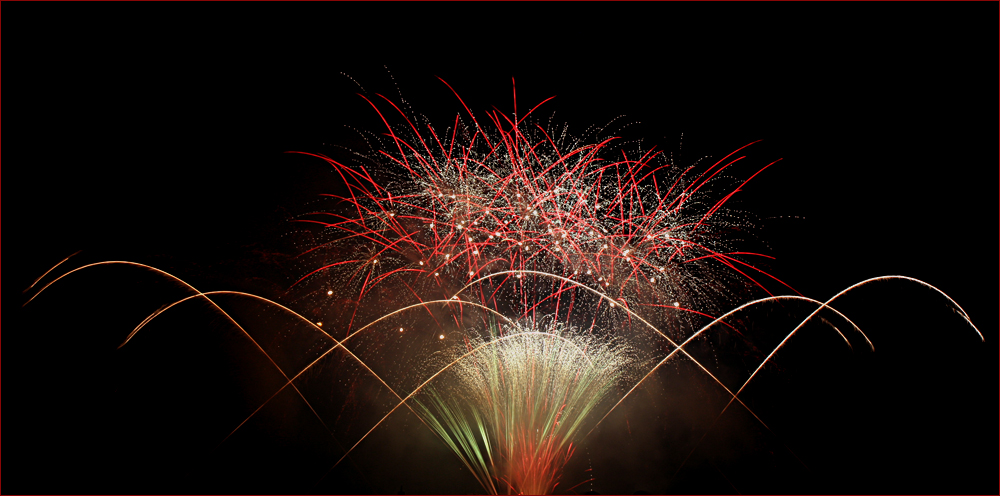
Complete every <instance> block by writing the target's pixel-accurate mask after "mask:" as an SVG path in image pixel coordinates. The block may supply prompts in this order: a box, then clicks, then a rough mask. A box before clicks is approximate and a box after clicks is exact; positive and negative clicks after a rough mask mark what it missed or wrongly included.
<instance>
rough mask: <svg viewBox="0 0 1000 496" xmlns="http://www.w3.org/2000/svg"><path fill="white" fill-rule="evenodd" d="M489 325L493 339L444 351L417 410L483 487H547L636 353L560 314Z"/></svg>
mask: <svg viewBox="0 0 1000 496" xmlns="http://www.w3.org/2000/svg"><path fill="white" fill-rule="evenodd" d="M490 327H491V329H490V331H491V339H489V340H476V341H470V342H469V343H468V344H467V346H466V352H465V353H464V354H461V355H457V356H454V357H449V358H451V360H450V362H451V364H450V367H449V368H448V372H447V374H446V375H445V376H443V377H440V378H438V379H437V380H435V382H433V383H432V384H431V385H429V386H428V387H427V388H426V389H425V390H424V395H422V397H420V398H418V400H417V401H416V406H417V408H416V411H417V412H418V413H419V414H420V415H421V417H422V418H423V420H424V421H425V422H426V423H427V425H429V426H430V427H431V428H432V429H433V430H434V432H435V433H437V434H438V436H440V437H441V438H442V439H443V440H444V441H445V443H446V444H447V445H448V446H449V447H450V448H451V449H452V450H453V451H454V452H455V453H456V454H457V455H458V457H459V458H461V460H462V462H463V463H464V464H465V466H466V467H467V468H468V469H469V470H470V471H471V472H472V474H473V475H475V477H476V479H477V480H478V481H479V483H480V484H482V486H483V488H484V489H486V491H487V492H490V493H493V494H499V493H512V492H513V493H520V494H548V493H551V492H552V491H553V490H554V489H555V488H556V485H557V484H558V483H559V476H560V474H561V473H562V468H563V466H564V465H565V464H566V462H568V461H569V459H570V457H571V456H572V455H573V451H574V449H575V447H576V445H575V443H576V441H577V440H578V439H579V438H581V437H582V435H585V434H586V433H587V432H588V431H587V430H586V428H587V427H589V426H590V425H589V423H588V420H589V417H591V415H590V414H591V413H593V412H595V410H599V409H600V408H601V406H602V405H605V404H606V401H607V400H608V399H609V398H610V397H612V396H613V395H612V393H613V392H614V391H615V389H616V386H617V385H618V383H619V381H621V380H623V379H625V377H626V375H627V372H628V371H629V369H630V365H632V364H633V362H634V361H635V360H634V358H633V356H632V354H631V353H630V352H629V350H628V348H626V347H625V346H623V345H617V344H614V343H607V342H605V340H602V339H598V338H597V337H596V336H594V335H592V334H589V333H587V334H585V333H582V332H581V331H579V330H578V329H574V328H572V327H569V326H566V325H563V324H558V323H555V324H547V325H542V326H536V327H535V328H525V327H521V326H504V327H502V328H500V327H497V326H496V325H495V324H491V326H490ZM539 328H542V329H543V330H539ZM596 418H600V416H597V417H596Z"/></svg>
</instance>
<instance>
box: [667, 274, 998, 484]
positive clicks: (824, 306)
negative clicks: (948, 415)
mask: <svg viewBox="0 0 1000 496" xmlns="http://www.w3.org/2000/svg"><path fill="white" fill-rule="evenodd" d="M893 279H899V280H904V281H910V282H914V283H917V284H920V285H922V286H925V287H927V288H930V289H933V290H934V291H937V292H938V293H939V294H941V295H942V296H944V297H945V298H946V299H947V300H948V301H949V302H950V303H951V304H952V305H954V306H955V308H956V309H958V311H959V312H961V313H960V315H961V316H962V318H963V319H964V320H965V322H966V323H968V324H969V326H970V327H972V329H973V330H974V331H976V334H977V335H978V336H979V339H980V340H981V341H984V342H985V340H984V339H983V334H982V333H981V332H979V328H977V327H976V325H975V324H973V323H972V320H971V319H970V318H969V315H968V314H967V313H965V310H964V309H962V307H961V306H959V304H958V303H957V302H956V301H955V300H953V299H952V298H951V297H950V296H948V295H947V294H946V293H945V292H944V291H941V290H940V289H938V288H936V287H934V286H932V285H930V284H928V283H926V282H924V281H921V280H920V279H915V278H913V277H908V276H880V277H873V278H870V279H865V280H864V281H861V282H859V283H855V284H852V285H851V286H849V287H848V288H846V289H844V290H842V291H840V292H839V293H837V294H835V295H833V297H831V298H830V299H829V300H826V302H823V303H821V304H820V306H819V307H818V308H816V310H814V311H813V312H812V313H810V314H809V316H807V317H806V318H805V319H804V320H803V321H802V322H800V323H799V325H797V326H795V328H794V329H792V331H791V332H789V333H788V335H787V336H785V339H783V340H782V341H781V342H780V343H778V346H776V347H775V348H774V350H772V351H771V353H770V354H769V355H767V357H766V358H764V360H763V361H761V362H760V365H759V366H757V369H756V370H754V371H753V373H752V374H750V377H748V378H747V380H746V382H744V383H743V385H742V386H740V388H739V389H738V390H737V391H736V395H739V394H740V393H741V392H742V391H743V390H744V389H745V388H746V387H747V385H749V384H750V381H752V380H753V378H754V377H755V376H756V375H757V373H758V372H760V370H761V369H762V368H764V365H766V364H767V362H768V361H769V360H771V357H773V356H774V354H775V353H777V352H778V350H780V349H781V348H782V347H783V346H784V345H785V343H786V342H788V340H789V339H791V337H792V336H793V335H794V334H795V333H796V332H798V330H799V329H801V328H802V326H803V325H805V324H806V322H808V321H809V320H810V319H812V318H813V317H814V316H815V315H816V314H817V313H819V311H820V310H822V309H823V308H830V309H833V307H829V306H828V305H829V304H830V303H832V302H833V301H834V300H836V299H837V298H840V297H841V296H843V295H845V294H847V293H848V292H850V291H851V290H853V289H856V288H858V287H860V286H864V285H866V284H869V283H872V282H880V281H889V280H893ZM838 313H839V312H838ZM845 318H846V317H845ZM849 322H850V321H849ZM852 325H853V323H852ZM855 329H857V326H855ZM858 330H859V331H860V329H858ZM837 332H838V333H839V332H840V331H839V330H838V331H837ZM861 335H862V336H865V334H864V333H863V332H862V333H861ZM841 336H843V335H842V334H841ZM865 340H866V341H867V342H868V345H869V346H872V343H871V341H870V340H868V336H865ZM848 344H850V343H848ZM872 351H875V348H874V346H872ZM736 395H734V396H733V398H732V399H730V400H729V402H728V403H726V406H724V407H722V411H720V412H719V415H718V416H716V417H715V420H714V421H713V422H712V425H711V426H709V428H708V429H707V430H706V431H705V433H704V434H702V436H701V439H699V441H698V442H697V443H695V446H694V448H692V449H691V452H690V453H688V456H687V457H686V458H685V459H684V462H682V463H681V466H680V467H678V468H677V470H678V472H679V471H680V469H681V468H683V466H684V464H685V463H687V460H688V458H690V457H691V455H692V454H694V452H695V450H697V449H698V445H700V444H701V441H703V440H704V439H705V437H706V436H707V435H708V433H709V432H711V430H712V428H713V427H714V426H715V424H716V423H717V422H718V421H719V419H720V418H722V415H723V414H725V413H726V410H728V409H729V407H730V406H731V405H732V404H733V400H735V399H737V398H736ZM741 403H742V402H741ZM751 413H752V412H751ZM754 416H755V417H756V415H754ZM758 420H760V419H758ZM762 423H763V422H762ZM796 458H797V457H796Z"/></svg>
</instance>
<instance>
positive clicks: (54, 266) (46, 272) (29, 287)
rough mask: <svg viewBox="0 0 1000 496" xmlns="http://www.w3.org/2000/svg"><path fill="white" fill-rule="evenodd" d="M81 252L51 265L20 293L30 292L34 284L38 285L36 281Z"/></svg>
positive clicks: (78, 251)
mask: <svg viewBox="0 0 1000 496" xmlns="http://www.w3.org/2000/svg"><path fill="white" fill-rule="evenodd" d="M81 251H83V250H77V251H76V252H74V253H73V254H72V255H70V256H68V257H66V258H64V259H62V260H61V261H60V262H59V263H57V264H55V265H53V266H52V268H51V269H49V270H46V271H45V273H44V274H42V275H40V276H38V279H35V282H33V283H31V285H30V286H28V287H26V288H24V291H21V292H22V293H27V292H28V291H30V290H31V288H33V287H35V285H36V284H38V281H41V280H42V279H45V276H47V275H49V272H52V271H53V270H56V267H59V266H60V265H62V264H63V263H64V262H66V261H67V260H69V259H71V258H73V257H75V256H76V255H77V254H79V253H80V252H81ZM39 292H41V291H39ZM29 301H30V300H29ZM25 305H27V303H25Z"/></svg>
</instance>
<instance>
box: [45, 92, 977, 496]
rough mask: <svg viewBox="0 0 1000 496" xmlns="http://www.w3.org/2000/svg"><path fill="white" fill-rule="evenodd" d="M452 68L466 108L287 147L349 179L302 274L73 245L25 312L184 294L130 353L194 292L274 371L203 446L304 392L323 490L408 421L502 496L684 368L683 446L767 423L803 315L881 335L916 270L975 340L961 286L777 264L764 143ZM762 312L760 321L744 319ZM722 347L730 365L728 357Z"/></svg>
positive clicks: (530, 482)
mask: <svg viewBox="0 0 1000 496" xmlns="http://www.w3.org/2000/svg"><path fill="white" fill-rule="evenodd" d="M441 83H442V84H443V85H445V86H446V87H447V88H448V89H449V90H450V91H451V92H452V93H453V95H454V96H455V101H456V102H457V103H458V107H459V108H460V109H461V111H460V112H458V113H457V115H456V116H455V118H454V120H453V121H450V122H448V123H446V124H447V125H446V126H445V127H436V124H435V123H433V122H430V120H429V119H427V118H425V117H423V116H421V115H419V114H416V113H414V112H413V111H411V110H409V107H408V106H407V105H405V104H404V103H403V102H399V101H394V100H392V99H390V98H387V97H384V96H382V95H379V94H369V93H367V92H365V93H364V94H361V95H360V96H361V98H362V99H363V100H364V101H365V102H366V103H367V105H369V106H370V107H371V111H372V112H373V113H374V114H376V115H378V117H379V120H380V121H381V122H382V124H383V125H384V127H383V128H382V129H380V130H379V131H377V132H364V133H361V137H362V139H363V140H364V143H365V145H366V146H367V149H365V150H355V149H351V150H347V151H346V152H344V155H345V157H346V158H341V157H340V156H339V155H338V156H336V157H333V156H330V155H327V154H319V153H312V152H302V151H294V152H290V153H294V154H297V155H299V156H305V157H308V159H309V160H314V159H316V160H321V161H323V162H324V163H325V164H327V165H328V166H329V170H330V171H332V174H334V175H335V176H336V178H337V179H338V187H339V188H340V189H339V190H337V191H332V192H329V193H324V194H323V195H322V197H321V198H320V199H319V200H317V201H315V202H313V203H312V204H311V206H310V208H311V210H310V211H308V212H306V213H304V214H301V215H297V216H295V217H294V218H293V219H292V221H293V222H294V224H293V225H294V226H295V233H296V237H295V239H296V240H297V241H296V243H297V244H296V245H295V248H296V253H295V254H294V257H292V260H293V264H294V269H293V271H294V273H295V274H294V277H293V278H292V280H290V283H289V284H288V285H287V288H286V291H285V292H284V294H283V296H282V298H278V299H276V300H277V301H276V300H273V299H268V298H265V297H263V296H259V295H255V294H252V293H250V292H241V291H203V290H200V289H197V288H195V287H194V285H192V284H189V283H188V282H185V281H183V280H181V279H180V278H178V277H175V276H174V275H172V274H169V273H167V272H165V271H163V270H160V269H157V268H154V267H151V266H149V265H144V264H139V263H133V262H119V261H111V262H97V263H90V264H83V265H79V266H77V267H75V268H72V269H68V270H67V269H66V268H65V267H68V266H69V265H71V263H68V261H69V260H72V257H69V258H67V259H64V260H63V261H61V262H60V263H59V264H57V265H56V267H54V268H53V269H51V270H50V271H49V272H46V273H45V274H43V275H42V276H41V277H39V278H38V280H36V281H35V283H34V284H32V287H30V288H29V291H27V294H28V296H27V297H26V300H27V302H26V303H25V305H27V304H28V303H31V302H32V301H35V300H36V299H37V298H38V297H39V296H40V295H41V294H43V293H44V292H45V291H46V290H47V289H48V288H50V287H53V286H54V285H56V284H57V283H58V282H60V281H63V280H64V279H65V278H68V277H69V276H70V275H72V274H75V273H78V272H79V271H83V270H96V269H91V268H93V267H98V266H101V267H103V266H125V267H126V268H129V269H135V270H140V271H146V272H149V273H152V274H153V275H154V276H155V277H157V278H159V279H162V280H165V281H168V282H169V283H170V284H171V285H172V286H171V291H175V292H176V291H179V292H182V293H183V295H182V296H177V297H173V296H171V299H169V301H167V302H165V303H164V302H158V304H159V305H160V306H158V307H157V308H156V310H155V311H154V312H152V313H149V314H148V315H147V316H146V317H145V318H144V319H141V320H139V321H138V322H136V323H135V325H134V326H133V327H131V328H130V329H129V332H127V333H125V335H124V336H123V337H122V339H121V340H120V342H118V343H116V344H117V346H118V348H119V349H127V348H128V347H129V346H130V345H131V344H132V343H133V341H134V340H139V339H140V338H139V336H145V335H146V333H148V332H149V331H148V330H147V329H148V328H151V327H153V326H154V325H155V324H156V323H157V322H160V321H161V320H165V319H167V318H170V317H171V316H172V315H174V314H176V313H178V312H179V310H180V309H183V308H188V307H191V306H193V305H196V304H198V303H201V304H204V306H205V308H206V309H207V310H206V311H207V312H210V313H211V314H212V315H214V316H216V317H220V318H219V319H218V320H220V321H222V324H220V325H224V326H228V327H232V328H235V329H238V331H239V332H238V333H237V334H236V335H237V336H238V337H239V339H240V340H244V341H246V342H249V343H252V347H251V348H248V349H250V350H251V351H252V353H254V354H259V355H260V356H263V357H265V358H266V363H265V367H266V368H267V369H268V370H269V371H272V372H273V371H277V375H275V376H274V377H271V378H270V379H269V380H268V381H264V380H262V381H261V383H266V388H268V389H267V391H266V393H264V394H260V393H259V392H255V393H254V395H252V396H253V400H247V401H246V403H247V404H246V405H241V408H238V409H234V412H235V413H233V414H232V415H231V417H232V418H227V419H226V425H225V428H224V429H222V430H219V432H222V431H224V434H225V435H222V436H220V438H219V439H217V440H213V441H216V442H218V443H219V444H218V445H216V447H218V446H220V445H224V444H225V443H227V442H230V443H233V442H235V441H232V439H237V438H238V436H239V433H240V432H241V429H244V428H245V427H244V426H249V425H252V424H253V423H254V422H258V421H261V420H260V417H262V416H264V415H266V412H268V411H269V410H268V409H271V408H277V407H276V406H275V405H276V404H278V403H280V402H282V401H285V400H284V399H285V398H286V397H294V398H295V399H296V401H301V402H302V404H304V405H306V407H307V409H308V412H309V415H310V416H311V418H315V419H316V420H318V422H319V424H320V425H321V427H322V430H323V431H324V432H325V433H327V434H329V436H330V439H332V442H333V444H335V445H336V453H335V454H334V455H332V456H331V457H330V460H332V463H326V462H325V461H323V462H322V463H323V464H325V465H324V466H323V467H322V468H321V469H319V470H317V471H316V473H315V474H309V477H312V479H313V481H314V483H315V484H319V483H321V482H323V481H324V480H326V479H328V478H330V477H335V476H336V475H331V474H334V473H335V471H336V470H339V469H341V468H342V464H345V465H346V464H347V463H348V462H347V460H349V459H351V457H352V456H353V455H354V454H355V453H356V450H359V449H360V448H359V446H363V444H364V443H365V442H366V440H368V442H369V443H372V442H373V441H370V439H372V438H374V437H375V436H377V435H378V432H379V430H380V429H385V426H386V425H387V424H388V423H390V422H391V421H392V420H393V419H394V418H397V417H400V416H403V415H412V417H413V418H416V419H417V420H418V421H419V423H420V425H421V426H422V428H424V429H427V430H429V431H430V432H432V433H433V434H434V435H435V436H436V439H437V440H438V441H440V442H441V443H443V444H444V445H445V446H446V447H447V449H448V451H449V453H450V455H451V456H454V457H457V459H458V460H459V462H460V463H461V466H462V468H463V470H466V471H467V472H468V473H469V474H470V475H471V476H472V477H473V478H474V479H475V481H476V482H477V483H478V485H479V486H480V487H481V488H482V490H483V491H485V492H487V493H492V494H549V493H553V492H570V491H573V490H575V488H577V487H578V486H579V485H580V484H582V483H584V482H588V481H589V480H590V479H587V478H586V477H589V476H580V474H578V473H575V474H572V475H571V476H568V475H567V474H565V473H564V470H566V467H568V466H570V465H569V464H570V462H571V461H576V459H575V458H574V457H575V456H576V455H575V454H576V453H577V452H578V447H579V446H580V445H581V444H582V443H584V442H585V441H586V440H587V438H588V436H590V435H591V434H592V433H593V432H595V429H597V428H598V427H599V426H601V425H602V423H604V422H606V421H609V420H608V419H616V418H617V417H614V416H613V415H617V414H619V413H621V412H620V410H619V407H620V406H621V405H622V404H623V403H624V402H626V400H628V399H630V398H633V395H634V394H638V393H637V391H642V390H643V389H644V388H646V389H648V388H650V387H652V386H651V384H653V383H654V380H653V379H651V378H654V377H655V374H656V373H657V372H658V371H659V372H662V371H663V370H665V368H666V366H667V365H676V364H677V363H678V362H683V363H685V364H686V365H685V366H690V367H691V370H693V371H694V373H695V374H697V376H698V377H699V378H701V379H704V380H705V381H706V383H707V384H710V385H711V387H712V388H713V389H714V390H716V391H720V394H721V395H722V400H721V403H720V404H719V406H720V407H721V408H717V409H716V410H714V411H713V413H712V415H710V417H711V418H709V421H710V422H711V423H710V425H709V426H708V428H707V430H706V431H705V433H704V434H702V436H701V437H700V438H699V439H696V440H695V441H694V442H692V443H688V444H686V445H685V449H686V448H687V447H688V446H692V447H691V449H690V453H694V451H695V450H696V449H698V446H699V443H701V442H702V441H703V440H704V439H705V436H706V435H707V433H708V431H710V430H711V429H712V428H713V427H714V426H715V425H716V423H717V422H718V421H719V419H721V418H722V416H723V414H724V413H725V412H726V411H727V410H728V409H730V408H731V407H733V405H739V407H738V408H740V409H741V411H745V412H746V413H747V414H748V416H749V417H748V418H750V419H752V422H753V425H754V426H755V428H760V429H762V430H763V431H765V432H767V433H769V435H772V436H775V437H780V436H778V435H777V434H776V433H775V431H772V426H771V425H770V422H769V419H768V418H767V416H766V415H759V414H758V406H757V405H755V404H752V403H750V402H744V400H743V399H742V398H741V395H743V393H744V390H745V389H746V388H747V386H748V385H749V384H750V383H751V381H753V380H754V379H755V377H757V376H758V373H760V372H761V371H762V370H763V369H764V368H765V366H766V365H768V364H771V363H772V357H773V356H774V355H775V354H776V353H777V352H778V351H779V350H780V349H782V348H783V347H785V346H786V343H787V342H789V340H790V339H791V338H792V337H793V335H796V334H797V333H800V332H801V331H802V329H810V330H813V329H821V330H822V331H823V332H824V333H826V334H825V335H826V336H827V337H830V338H832V339H834V341H833V343H834V344H835V345H836V346H844V347H845V348H846V349H848V350H850V351H852V352H853V351H855V350H861V351H864V352H869V351H872V350H874V349H875V346H876V343H874V342H873V340H872V339H871V338H870V337H869V335H868V334H866V332H865V330H864V329H862V326H859V325H858V324H857V323H855V322H854V321H853V320H852V319H851V315H850V314H849V312H842V311H841V310H840V309H839V307H838V305H839V303H840V302H841V301H843V299H844V298H843V297H844V295H847V294H849V293H852V292H856V291H855V290H857V289H858V288H861V287H868V286H871V285H874V284H885V283H906V284H909V285H912V286H915V287H918V288H920V289H921V290H922V291H926V292H928V293H931V294H932V295H933V297H934V298H936V300H935V301H937V302H939V303H942V304H943V305H944V307H946V308H947V309H949V310H950V311H952V312H954V313H955V314H957V315H958V316H959V317H960V318H961V320H962V322H963V323H964V324H966V325H968V326H969V327H970V328H971V330H972V331H973V332H974V333H975V335H976V338H977V339H978V340H979V341H984V338H983V335H982V333H981V332H980V330H979V329H978V328H976V327H975V325H973V323H972V321H971V319H970V318H969V316H968V314H966V313H965V311H964V310H963V309H962V308H961V307H960V306H959V305H958V303H957V302H955V301H954V300H952V299H951V298H950V297H948V296H947V295H946V294H944V292H942V291H941V290H939V289H938V288H936V287H934V286H931V285H930V284H928V283H926V282H923V281H920V280H918V279H914V278H910V277H905V276H885V277H877V278H872V279H868V280H865V281H862V282H859V283H857V284H854V285H852V286H850V287H848V288H847V289H844V290H843V291H841V292H839V293H837V294H835V295H834V296H832V297H830V298H828V299H826V300H818V299H813V298H809V297H807V296H804V295H802V294H799V293H798V292H797V291H796V290H795V289H793V288H792V287H791V286H789V285H788V284H785V282H783V281H782V280H780V279H778V278H777V277H775V276H773V275H771V274H770V273H769V271H768V263H769V261H770V260H771V259H772V257H771V256H770V255H768V254H767V252H766V249H764V248H761V246H762V245H763V244H762V243H760V240H759V239H757V230H756V226H755V222H754V218H753V217H752V213H749V212H744V211H741V210H740V209H738V208H734V203H736V202H737V201H738V198H739V196H740V193H741V191H742V189H743V188H744V187H745V186H747V184H748V183H750V182H751V180H754V179H755V178H757V177H758V175H760V174H761V173H762V172H764V171H765V170H766V169H768V168H769V167H770V166H771V165H773V164H774V163H776V161H775V162H770V163H767V164H766V165H765V164H750V163H749V162H751V161H750V160H747V156H746V155H745V154H746V153H748V152H747V150H748V149H749V150H752V148H749V147H751V146H752V145H754V143H748V144H745V145H744V146H742V147H740V148H738V149H736V150H734V151H732V152H731V153H729V154H727V155H725V156H724V157H722V158H721V159H718V160H708V161H705V162H704V163H702V161H696V162H695V163H693V164H687V165H679V164H678V163H675V162H674V161H673V160H672V159H671V158H670V157H669V156H667V155H665V154H664V153H662V152H660V151H659V150H656V149H655V148H644V147H643V146H642V143H641V142H634V141H629V140H627V139H626V138H624V137H623V136H620V135H619V134H617V133H618V131H619V129H618V128H616V127H614V126H615V124H614V122H612V123H609V124H608V125H606V126H603V127H599V128H589V129H587V130H586V131H585V132H583V133H582V134H580V135H577V134H575V133H573V132H572V131H571V130H570V129H569V127H568V125H566V124H555V123H554V122H553V120H554V119H551V118H550V119H548V120H545V119H542V118H540V117H539V116H540V115H542V112H543V111H544V110H545V107H544V106H545V105H546V103H547V102H548V100H544V101H542V102H541V103H538V104H537V105H534V106H532V107H530V108H528V109H527V111H524V112H519V110H518V106H517V96H516V92H515V93H514V95H513V109H514V110H513V112H511V113H510V114H505V113H504V112H501V111H499V110H497V109H493V110H491V111H488V112H482V113H477V112H473V111H472V110H471V109H470V108H469V106H467V105H466V103H465V102H464V101H463V100H462V98H461V97H460V92H459V91H456V90H455V89H453V88H452V87H451V86H449V85H448V83H447V82H444V80H441ZM735 171H739V173H736V172H735ZM64 264H65V266H64ZM74 277H76V276H74ZM56 287H58V286H57V285H56ZM793 293H794V294H793ZM171 294H174V293H171ZM754 312H761V313H759V314H758V313H754ZM771 313H780V314H781V315H783V316H784V317H783V318H785V319H786V320H787V323H786V324H783V325H778V324H777V322H779V320H780V319H778V318H777V317H770V315H771ZM760 314H765V315H768V316H769V317H768V318H772V319H773V320H772V321H771V322H772V324H773V325H771V326H770V327H768V326H765V325H762V326H755V325H754V323H753V320H754V317H755V316H757V315H760ZM248 316H249V317H248ZM268 319H270V320H268ZM781 322H784V321H781ZM272 323H274V324H273V325H271V324H272ZM775 329H776V330H775ZM768 332H771V333H776V334H777V335H778V337H776V338H775V337H773V336H770V335H766V334H767V333H768ZM719 343H724V346H726V347H727V350H728V352H729V353H731V354H732V355H731V356H737V355H738V356H740V357H741V361H742V363H741V364H740V365H739V366H735V367H731V366H729V365H728V364H725V363H721V364H720V360H719V356H720V353H716V348H721V347H722V346H723V344H719ZM734 350H736V351H734ZM678 370H679V369H678ZM734 370H735V372H734ZM262 387H263V386H262ZM251 403H252V404H251ZM713 408H714V406H713ZM612 421H614V420H612ZM625 421H626V429H627V430H628V432H629V433H631V428H632V427H631V426H630V424H627V419H625ZM784 447H785V448H787V449H788V451H789V452H792V448H791V447H789V446H787V445H785V446H784ZM690 453H688V454H687V456H685V457H683V461H682V463H681V464H680V465H681V467H683V465H684V463H686V462H687V460H688V458H689V457H690V456H691V454H690ZM793 455H794V453H793ZM677 470H678V471H679V470H680V468H678V469H677Z"/></svg>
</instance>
